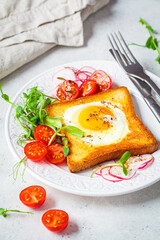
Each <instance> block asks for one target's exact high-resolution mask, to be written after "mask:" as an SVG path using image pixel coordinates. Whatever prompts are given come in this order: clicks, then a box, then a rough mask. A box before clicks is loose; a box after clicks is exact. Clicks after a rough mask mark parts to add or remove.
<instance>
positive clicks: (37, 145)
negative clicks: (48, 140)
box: [24, 141, 47, 162]
mask: <svg viewBox="0 0 160 240" xmlns="http://www.w3.org/2000/svg"><path fill="white" fill-rule="evenodd" d="M24 153H25V155H26V157H27V158H29V159H30V160H32V161H33V162H38V161H40V160H42V159H43V158H44V157H45V156H46V154H47V147H46V145H45V144H44V143H42V142H39V141H36V142H30V143H27V144H26V146H25V147H24Z"/></svg>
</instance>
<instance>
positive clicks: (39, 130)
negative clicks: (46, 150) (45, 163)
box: [34, 125, 56, 145]
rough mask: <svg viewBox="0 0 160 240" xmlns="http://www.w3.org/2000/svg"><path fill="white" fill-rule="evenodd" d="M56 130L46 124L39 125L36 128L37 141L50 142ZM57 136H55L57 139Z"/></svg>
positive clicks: (35, 136)
mask: <svg viewBox="0 0 160 240" xmlns="http://www.w3.org/2000/svg"><path fill="white" fill-rule="evenodd" d="M54 133H55V131H54V130H53V129H52V128H51V127H48V126H46V125H38V126H37V127H36V128H35V130H34V138H35V139H36V140H37V141H40V142H43V143H44V144H46V145H47V144H48V143H49V141H50V139H51V137H52V136H53V134H54ZM55 138H56V136H55V137H54V138H53V141H54V140H55Z"/></svg>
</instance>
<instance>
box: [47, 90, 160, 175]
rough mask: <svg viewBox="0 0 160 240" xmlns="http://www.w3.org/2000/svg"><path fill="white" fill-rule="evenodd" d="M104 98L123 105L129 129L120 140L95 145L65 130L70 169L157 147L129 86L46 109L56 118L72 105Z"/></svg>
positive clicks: (91, 165)
mask: <svg viewBox="0 0 160 240" xmlns="http://www.w3.org/2000/svg"><path fill="white" fill-rule="evenodd" d="M102 100H107V101H110V102H113V103H114V104H120V105H121V110H122V111H123V112H124V114H125V116H126V119H127V123H128V128H129V130H130V132H129V133H128V134H127V135H126V136H125V137H124V138H123V139H122V140H121V141H120V142H117V143H112V144H109V145H96V146H95V145H94V146H93V145H92V144H90V143H87V142H84V141H83V140H81V139H80V138H77V137H75V136H73V135H71V134H69V133H65V134H66V136H67V138H68V140H69V147H70V152H69V155H68V157H67V164H68V168H69V170H70V171H71V172H79V171H82V170H85V169H87V168H90V167H93V166H94V165H97V164H99V163H102V162H104V161H106V160H112V159H117V158H120V157H121V156H122V154H123V153H124V152H125V151H130V152H131V155H138V154H146V153H152V152H154V151H156V150H157V148H158V142H157V140H156V138H155V137H154V136H153V134H152V133H151V131H150V130H148V129H147V127H146V126H145V125H144V124H143V123H142V121H141V120H140V118H139V117H138V116H137V115H136V113H135V110H134V106H133V103H132V98H131V96H130V93H129V91H128V89H127V88H126V87H118V88H113V89H110V90H107V91H106V92H100V93H97V94H95V95H91V96H88V97H82V98H78V99H75V100H72V101H65V102H62V103H56V104H54V105H49V106H47V107H46V110H47V114H48V115H49V116H52V117H55V116H60V115H63V114H64V112H65V110H66V109H68V108H70V107H73V106H76V105H80V104H85V103H90V102H98V101H102ZM64 125H65V124H64Z"/></svg>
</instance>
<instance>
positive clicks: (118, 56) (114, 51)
mask: <svg viewBox="0 0 160 240" xmlns="http://www.w3.org/2000/svg"><path fill="white" fill-rule="evenodd" d="M108 39H109V41H110V44H111V46H112V50H113V53H114V56H115V58H116V60H117V62H118V63H119V64H120V65H121V66H122V67H123V66H124V63H123V61H122V59H121V57H120V55H119V53H118V52H117V51H116V49H115V47H114V45H113V43H112V41H111V39H110V36H109V35H108Z"/></svg>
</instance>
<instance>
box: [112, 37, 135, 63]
mask: <svg viewBox="0 0 160 240" xmlns="http://www.w3.org/2000/svg"><path fill="white" fill-rule="evenodd" d="M115 36H116V39H117V41H118V43H119V45H120V46H121V48H122V50H123V54H124V56H125V58H126V60H127V62H128V63H129V64H131V63H132V61H131V59H130V58H129V56H128V54H127V53H126V50H125V48H124V47H123V45H122V43H121V41H120V39H119V37H118V35H117V34H116V33H115Z"/></svg>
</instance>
